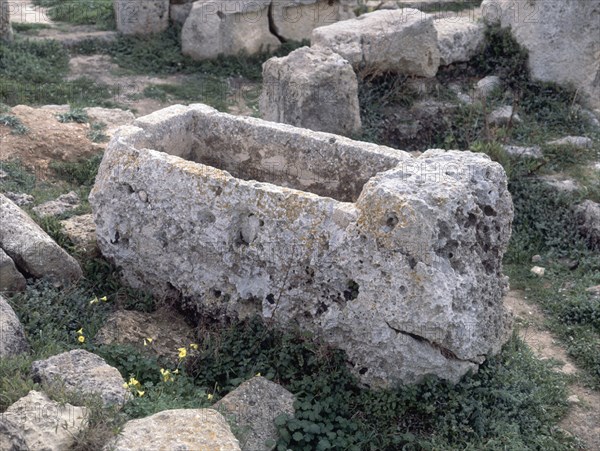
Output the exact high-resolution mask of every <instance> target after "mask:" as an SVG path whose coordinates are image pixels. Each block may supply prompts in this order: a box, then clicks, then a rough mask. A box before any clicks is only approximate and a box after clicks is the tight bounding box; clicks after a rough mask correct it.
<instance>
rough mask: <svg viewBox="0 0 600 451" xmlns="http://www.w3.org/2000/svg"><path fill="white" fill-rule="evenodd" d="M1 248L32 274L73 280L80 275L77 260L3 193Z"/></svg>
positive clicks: (20, 267) (20, 266) (0, 209)
mask: <svg viewBox="0 0 600 451" xmlns="http://www.w3.org/2000/svg"><path fill="white" fill-rule="evenodd" d="M0 248H2V249H3V250H4V252H6V253H7V254H8V255H9V256H10V258H12V260H13V261H14V262H15V264H16V265H17V267H18V268H19V269H21V270H22V271H25V272H27V273H28V274H30V275H31V276H33V277H38V278H39V277H48V278H50V279H53V280H57V281H61V282H73V281H76V280H78V279H79V278H80V277H81V276H82V274H83V273H82V271H81V268H80V266H79V263H77V260H75V259H74V258H73V257H71V256H70V255H69V254H67V253H66V252H65V251H64V250H63V249H62V248H61V247H60V246H59V245H58V244H56V243H55V242H54V240H52V238H50V237H49V236H48V234H47V233H46V232H44V231H43V230H42V228H41V227H40V226H38V225H37V224H36V223H35V222H34V221H33V219H31V218H30V217H29V215H27V213H25V212H24V211H23V210H21V209H20V208H19V207H17V205H15V204H14V203H13V202H12V201H11V200H9V199H8V198H7V197H5V196H4V195H3V194H0Z"/></svg>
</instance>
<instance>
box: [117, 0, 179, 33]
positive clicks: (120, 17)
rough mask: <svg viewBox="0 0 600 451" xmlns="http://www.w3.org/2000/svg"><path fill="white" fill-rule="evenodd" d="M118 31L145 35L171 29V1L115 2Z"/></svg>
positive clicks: (141, 0) (118, 0) (129, 0)
mask: <svg viewBox="0 0 600 451" xmlns="http://www.w3.org/2000/svg"><path fill="white" fill-rule="evenodd" d="M114 7H115V16H116V21H117V30H119V31H120V32H121V33H123V34H134V35H145V34H154V33H160V32H161V31H165V30H166V29H167V28H168V27H169V0H114Z"/></svg>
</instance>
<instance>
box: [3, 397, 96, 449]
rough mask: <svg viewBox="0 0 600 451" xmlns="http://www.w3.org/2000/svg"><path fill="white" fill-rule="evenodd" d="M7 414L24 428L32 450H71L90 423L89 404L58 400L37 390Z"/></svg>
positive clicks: (24, 434)
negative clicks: (73, 403) (80, 404)
mask: <svg viewBox="0 0 600 451" xmlns="http://www.w3.org/2000/svg"><path fill="white" fill-rule="evenodd" d="M3 417H4V418H5V419H8V420H9V421H10V422H11V423H13V424H14V425H16V426H17V428H18V429H19V430H20V431H22V437H23V440H24V441H25V443H26V446H27V447H28V448H29V449H31V450H43V451H63V450H66V449H70V448H71V446H72V445H74V444H75V438H76V437H77V434H79V433H80V432H81V431H82V430H83V429H84V428H85V427H86V424H87V418H86V417H87V410H86V408H85V407H76V406H72V405H71V404H69V403H64V404H62V403H58V402H55V401H52V400H51V399H50V398H48V397H47V396H46V395H45V394H44V393H40V392H37V391H33V390H32V391H30V392H29V393H28V394H27V396H24V397H23V398H21V399H19V400H18V401H17V402H15V403H14V404H12V405H11V406H10V407H9V408H8V409H6V412H4V414H3ZM3 449H4V448H3Z"/></svg>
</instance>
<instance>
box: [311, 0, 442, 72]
mask: <svg viewBox="0 0 600 451" xmlns="http://www.w3.org/2000/svg"><path fill="white" fill-rule="evenodd" d="M311 46H313V47H325V48H329V49H331V50H333V51H334V52H335V53H338V54H339V55H341V56H342V57H343V58H344V59H346V60H347V61H348V62H350V64H352V66H353V67H354V68H355V69H365V70H369V71H376V72H386V71H390V72H396V73H399V74H406V75H416V76H420V77H434V76H435V74H436V73H437V70H438V66H439V64H440V53H439V50H438V40H437V31H436V29H435V26H434V25H433V16H431V15H429V14H425V13H422V12H421V11H419V10H417V9H411V8H405V9H402V10H386V11H375V12H372V13H368V14H363V15H361V16H358V17H357V18H356V19H350V20H344V21H342V22H336V23H334V24H331V25H327V26H324V27H319V28H316V29H315V30H313V33H312V37H311Z"/></svg>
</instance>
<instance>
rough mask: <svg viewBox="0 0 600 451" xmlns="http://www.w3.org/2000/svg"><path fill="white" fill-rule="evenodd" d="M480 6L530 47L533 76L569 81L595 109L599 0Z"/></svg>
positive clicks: (598, 100) (502, 0)
mask: <svg viewBox="0 0 600 451" xmlns="http://www.w3.org/2000/svg"><path fill="white" fill-rule="evenodd" d="M481 9H482V14H483V17H484V19H486V20H487V21H488V22H491V23H500V25H501V26H502V27H510V29H511V31H512V34H513V36H514V37H515V39H516V40H517V42H518V43H519V44H521V45H522V46H523V47H525V48H526V49H527V50H528V51H529V59H528V65H529V71H530V73H531V75H532V77H533V78H534V79H537V80H542V81H551V82H555V83H559V84H562V85H571V84H572V85H573V86H574V87H575V88H576V89H577V90H579V92H580V95H579V99H581V101H583V102H585V103H587V104H589V105H590V106H591V107H592V108H600V58H599V57H598V55H600V39H599V38H598V36H600V2H598V1H597V0H596V1H595V0H592V1H590V0H534V1H532V0H484V2H483V3H482V5H481Z"/></svg>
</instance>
